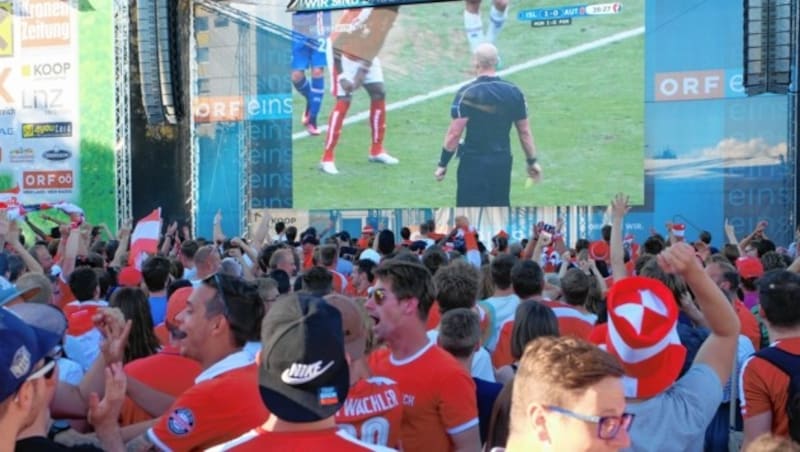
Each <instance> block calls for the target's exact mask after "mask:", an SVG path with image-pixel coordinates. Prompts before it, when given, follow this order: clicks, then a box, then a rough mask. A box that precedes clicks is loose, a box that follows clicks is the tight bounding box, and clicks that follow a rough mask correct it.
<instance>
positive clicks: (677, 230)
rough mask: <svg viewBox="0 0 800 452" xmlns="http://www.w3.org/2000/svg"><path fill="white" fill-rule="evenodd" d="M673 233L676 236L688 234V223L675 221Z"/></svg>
mask: <svg viewBox="0 0 800 452" xmlns="http://www.w3.org/2000/svg"><path fill="white" fill-rule="evenodd" d="M672 235H674V236H675V237H683V236H684V235H686V225H685V224H683V223H675V224H673V225H672Z"/></svg>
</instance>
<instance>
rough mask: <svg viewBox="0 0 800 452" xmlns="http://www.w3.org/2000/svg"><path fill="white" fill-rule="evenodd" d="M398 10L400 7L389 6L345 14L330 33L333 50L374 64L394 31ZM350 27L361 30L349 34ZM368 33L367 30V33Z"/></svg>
mask: <svg viewBox="0 0 800 452" xmlns="http://www.w3.org/2000/svg"><path fill="white" fill-rule="evenodd" d="M398 8H399V7H397V6H386V7H382V8H358V9H349V10H347V11H345V13H344V14H342V16H341V17H340V18H339V22H338V24H337V25H336V27H334V32H333V34H331V41H332V42H333V48H334V49H336V50H337V51H341V52H342V53H344V54H346V55H348V56H350V57H351V58H356V59H360V60H363V61H369V62H371V61H372V60H374V59H375V57H377V56H378V53H379V52H380V51H381V48H382V47H383V43H384V41H386V36H387V35H388V34H389V31H390V30H391V29H392V26H393V25H394V21H395V19H397V12H398ZM359 24H360V26H359ZM349 25H356V26H359V27H358V29H355V30H352V32H348V31H347V28H348V26H349ZM365 30H367V32H366V33H365V32H364V31H365Z"/></svg>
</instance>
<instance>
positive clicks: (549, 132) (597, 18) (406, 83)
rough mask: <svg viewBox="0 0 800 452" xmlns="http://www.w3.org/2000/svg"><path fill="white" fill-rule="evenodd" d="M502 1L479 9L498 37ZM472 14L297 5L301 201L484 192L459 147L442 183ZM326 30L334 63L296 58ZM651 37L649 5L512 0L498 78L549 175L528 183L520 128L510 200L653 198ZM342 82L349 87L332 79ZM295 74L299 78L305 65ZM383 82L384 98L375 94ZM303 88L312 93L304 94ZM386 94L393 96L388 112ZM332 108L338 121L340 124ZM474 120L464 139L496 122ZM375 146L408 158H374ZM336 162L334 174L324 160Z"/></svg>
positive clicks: (318, 203) (468, 70)
mask: <svg viewBox="0 0 800 452" xmlns="http://www.w3.org/2000/svg"><path fill="white" fill-rule="evenodd" d="M491 6H492V5H491V2H487V1H484V2H483V4H482V5H481V6H480V16H481V19H482V29H481V32H482V33H483V34H484V38H485V39H486V40H490V39H491V36H490V35H491V34H492V25H490V18H491V16H492V14H493V12H492V11H491ZM464 10H465V2H444V3H431V4H415V5H405V6H400V7H390V8H375V9H374V10H373V11H371V12H365V11H363V10H344V11H341V10H340V11H332V12H325V13H297V14H295V17H293V23H294V25H293V26H294V31H295V42H294V44H293V47H294V58H295V60H294V61H293V64H294V69H295V70H299V68H300V67H301V66H300V65H298V61H297V58H300V59H301V63H299V64H302V61H304V59H308V66H309V67H308V68H307V70H306V71H305V74H304V75H305V78H306V83H307V85H306V87H305V88H303V85H301V84H300V83H295V87H296V89H294V90H293V93H294V94H293V126H292V161H293V164H292V181H293V182H292V185H293V190H292V196H293V207H294V208H299V209H327V208H407V207H446V206H455V205H456V204H457V203H456V191H457V184H465V185H466V186H465V187H462V190H466V191H467V192H468V191H469V190H470V186H471V185H475V186H477V187H481V184H480V183H478V180H477V179H476V175H475V173H474V172H472V174H470V175H462V176H463V177H459V176H458V173H459V171H458V167H459V165H460V164H461V161H460V159H459V157H458V156H456V157H455V158H453V159H452V161H451V162H450V163H449V166H448V171H447V174H446V176H445V177H444V180H442V181H437V180H436V179H435V177H434V171H435V170H436V168H437V163H438V162H439V158H440V152H441V149H442V146H443V143H444V140H445V134H446V132H447V130H448V127H449V125H450V122H451V118H452V116H451V106H452V104H453V103H454V100H455V98H456V93H457V92H458V91H459V89H460V88H461V87H462V86H464V85H466V84H468V83H470V82H471V81H473V80H475V76H476V72H475V66H474V62H473V58H472V52H471V46H470V42H469V41H468V39H467V35H466V32H465V13H464ZM300 14H302V15H300ZM370 16H371V17H370ZM473 23H474V21H473ZM318 36H323V37H325V38H327V43H328V45H327V49H326V52H325V53H327V56H328V58H327V60H326V61H324V62H320V60H319V59H317V60H314V57H310V56H298V54H299V53H303V51H302V49H303V46H305V47H309V46H312V45H315V44H318V45H321V46H325V43H324V42H323V41H321V40H317V39H316V38H317V37H318ZM306 38H308V39H306ZM644 40H645V28H644V2H627V3H624V4H623V3H619V2H617V3H603V4H599V3H598V4H585V5H568V4H566V5H565V4H563V3H559V2H556V1H553V0H546V1H542V0H528V1H516V0H512V1H511V2H510V6H509V9H508V13H507V17H506V21H505V23H504V25H503V27H502V28H501V29H500V31H499V33H497V35H496V38H495V39H494V44H495V45H496V47H497V49H498V52H499V62H498V65H497V75H498V76H499V77H501V79H502V80H505V81H508V82H511V83H513V84H514V85H516V86H517V87H518V88H519V90H520V91H521V92H522V93H523V94H524V96H525V99H526V100H527V114H528V120H529V123H530V129H531V131H532V134H533V137H534V139H535V144H536V150H537V159H538V161H537V163H538V164H539V165H540V166H541V170H542V177H541V180H540V181H538V182H534V181H533V180H530V178H529V177H528V172H527V162H526V158H525V157H526V156H525V154H524V153H523V150H522V149H521V145H520V140H519V138H518V134H517V130H516V129H515V128H514V127H513V126H512V127H511V130H510V132H509V134H508V136H509V138H510V141H509V142H510V153H511V155H512V156H513V163H512V165H511V170H510V172H511V178H510V197H509V199H510V205H511V206H532V205H538V206H543V205H601V204H605V203H607V202H608V200H609V199H611V197H612V196H613V194H614V193H617V192H625V193H631V194H633V195H634V198H636V199H641V195H642V191H643V185H644V184H643V158H644ZM322 48H324V47H321V49H322ZM316 58H319V56H317V57H316ZM321 65H324V66H325V69H324V71H323V72H324V93H323V92H321V91H320V87H321V85H320V81H319V74H320V70H319V69H317V71H316V74H315V73H314V72H313V67H317V68H319V67H321ZM359 67H360V69H359ZM359 70H361V71H362V72H361V73H360V74H359V73H358V71H359ZM364 72H365V73H364ZM355 74H358V75H355ZM314 75H316V76H317V78H318V80H317V81H314V80H313V79H314ZM348 77H349V78H358V80H359V81H356V82H355V84H354V85H353V86H352V87H349V88H351V89H353V91H352V93H351V95H350V102H349V106H348V107H349V108H347V109H346V111H344V109H343V108H342V106H341V104H340V105H339V107H338V108H337V97H336V96H335V95H334V94H333V92H332V91H333V89H332V88H333V87H334V85H335V88H336V90H338V91H339V94H341V93H342V92H343V91H342V86H344V87H345V88H348V87H347V85H346V84H347V83H351V82H353V81H352V80H349V79H348ZM341 78H344V79H345V82H344V85H342V83H333V80H334V79H339V80H341ZM293 80H294V81H295V82H297V81H298V74H297V73H295V74H294V79H293ZM381 81H382V82H383V90H382V91H383V93H380V92H378V93H377V94H376V92H375V87H376V86H377V85H376V84H378V83H380V82H381ZM300 82H302V80H300ZM370 85H371V86H370ZM297 88H299V89H297ZM368 88H372V91H370V90H368ZM303 89H305V90H306V91H304V92H305V93H306V95H305V96H304V95H302V94H300V90H303ZM315 93H316V94H315ZM320 94H322V96H323V97H322V103H321V107H320V108H319V113H318V117H317V120H316V129H317V130H316V132H317V133H318V135H315V134H312V133H309V131H308V130H307V129H309V127H308V126H307V125H305V124H307V123H308V121H309V118H308V116H309V112H308V109H307V106H309V104H310V103H311V101H313V96H315V95H317V96H319V95H320ZM381 94H384V95H385V101H384V102H385V115H384V114H383V113H382V110H381V108H382V107H381V106H380V101H379V99H380V97H381ZM306 96H307V97H306ZM376 99H377V102H376ZM456 103H457V102H456ZM490 103H491V102H490ZM500 108H501V109H502V108H503V107H500ZM508 108H512V107H511V106H509V107H508ZM497 114H498V115H499V114H502V112H498V113H497ZM332 116H336V117H335V118H333V120H332ZM381 116H383V117H381ZM337 118H343V119H339V120H340V121H342V123H341V127H340V130H338V132H339V133H338V134H337V133H335V132H334V133H331V132H329V130H328V128H329V125H331V124H334V125H335V124H336V122H337ZM384 122H385V129H384V130H381V126H382V125H383V124H384ZM466 127H467V131H466V133H464V134H462V135H461V138H462V140H463V139H464V137H465V136H466V134H467V133H470V130H471V129H473V128H474V129H476V130H475V131H474V132H473V133H483V132H482V131H481V130H480V129H481V128H482V127H486V125H484V124H481V123H480V122H469V120H468V121H467V126H466ZM313 129H314V128H313V127H310V130H311V132H315V131H314V130H313ZM334 129H336V127H334ZM337 135H338V136H337ZM381 135H382V136H381ZM381 138H382V141H381ZM337 139H338V142H336V146H335V147H332V146H331V144H332V143H333V142H334V141H336V140H337ZM376 145H379V146H382V150H384V151H385V152H386V153H387V154H389V155H390V156H391V157H392V158H393V159H396V161H397V162H396V163H395V162H394V161H393V160H392V159H388V160H390V162H389V164H387V163H380V162H375V161H371V160H375V158H374V155H375V154H376V151H375V150H374V149H372V148H373V146H376ZM501 147H502V146H501ZM326 148H327V155H325V154H326ZM371 149H372V151H371ZM331 150H332V151H333V152H330V151H331ZM497 151H498V149H472V150H471V152H486V153H489V152H497ZM331 154H332V155H331ZM371 156H372V157H373V158H372V159H371V158H370V157H371ZM331 157H333V159H332V161H333V162H334V169H333V170H331V168H330V165H328V167H327V168H323V167H321V165H320V163H321V162H322V161H323V160H328V161H331ZM325 170H327V172H326V171H325ZM332 172H335V174H330V173H332ZM502 172H503V171H499V172H498V170H497V169H496V168H492V169H491V170H489V169H487V171H486V173H485V174H483V177H485V178H496V180H497V181H498V182H497V183H498V184H500V185H503V184H504V183H503V181H502V180H503V175H502V174H499V173H502ZM506 179H507V176H506ZM484 186H485V185H484ZM501 188H502V187H501ZM478 189H480V190H482V189H483V188H478ZM637 195H638V196H637ZM468 198H471V199H473V198H474V199H483V198H482V197H481V196H476V197H469V196H468ZM462 204H463V203H462Z"/></svg>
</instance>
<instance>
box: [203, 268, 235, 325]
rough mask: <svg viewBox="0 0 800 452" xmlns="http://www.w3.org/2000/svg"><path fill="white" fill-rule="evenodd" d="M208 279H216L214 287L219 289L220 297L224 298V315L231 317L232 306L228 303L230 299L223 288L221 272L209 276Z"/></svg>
mask: <svg viewBox="0 0 800 452" xmlns="http://www.w3.org/2000/svg"><path fill="white" fill-rule="evenodd" d="M206 281H209V282H210V281H214V287H215V288H216V289H217V294H218V295H219V297H220V299H222V315H223V316H224V317H225V318H226V319H228V318H230V314H231V311H230V307H229V305H228V299H227V298H225V291H224V290H222V280H221V279H220V277H219V273H214V276H209V277H208V278H206Z"/></svg>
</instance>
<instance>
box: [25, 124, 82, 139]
mask: <svg viewBox="0 0 800 452" xmlns="http://www.w3.org/2000/svg"><path fill="white" fill-rule="evenodd" d="M71 136H72V123H71V122H38V123H25V124H22V138H60V137H71Z"/></svg>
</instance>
